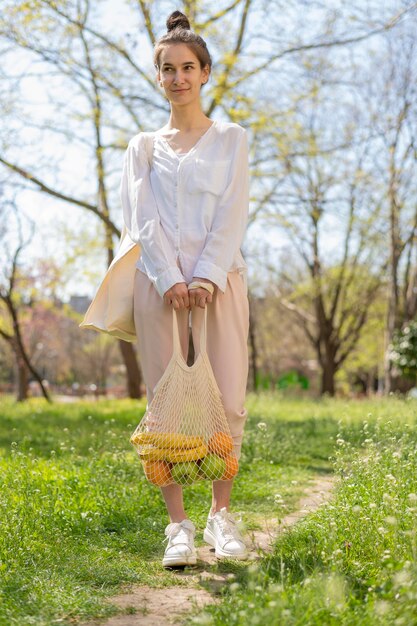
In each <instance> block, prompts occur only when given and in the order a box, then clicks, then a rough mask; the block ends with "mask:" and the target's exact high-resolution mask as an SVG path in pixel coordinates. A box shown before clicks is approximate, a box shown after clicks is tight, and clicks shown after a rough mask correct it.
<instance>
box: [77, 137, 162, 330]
mask: <svg viewBox="0 0 417 626" xmlns="http://www.w3.org/2000/svg"><path fill="white" fill-rule="evenodd" d="M146 150H147V156H148V162H149V167H151V164H152V153H153V135H152V134H151V133H149V134H148V135H147V143H146ZM139 254H140V246H139V245H138V244H137V243H135V242H134V241H132V239H131V238H130V237H129V234H128V232H127V229H126V227H125V226H123V229H122V234H121V238H120V243H119V248H118V250H117V253H116V256H115V257H114V259H113V261H112V263H111V264H110V265H109V268H108V270H107V272H106V274H105V276H104V278H103V280H102V282H101V284H100V286H99V287H98V290H97V292H96V295H95V296H94V298H93V301H92V302H91V304H90V306H89V308H88V310H87V312H86V314H85V316H84V319H83V321H82V322H81V324H80V328H86V329H92V330H97V331H99V332H102V333H107V334H109V335H112V336H113V337H117V338H118V339H123V340H124V341H130V342H135V341H136V331H135V322H134V317H133V288H134V280H135V273H136V262H137V260H138V258H139Z"/></svg>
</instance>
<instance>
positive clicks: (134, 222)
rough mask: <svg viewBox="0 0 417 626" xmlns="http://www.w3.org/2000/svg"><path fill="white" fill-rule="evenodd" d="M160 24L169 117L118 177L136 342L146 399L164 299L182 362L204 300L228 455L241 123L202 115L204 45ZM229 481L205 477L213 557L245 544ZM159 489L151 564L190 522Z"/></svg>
mask: <svg viewBox="0 0 417 626" xmlns="http://www.w3.org/2000/svg"><path fill="white" fill-rule="evenodd" d="M167 28H168V32H167V34H166V35H164V36H163V37H162V38H161V39H159V41H158V42H157V43H156V45H155V52H154V62H155V66H156V69H157V80H158V83H159V85H160V86H161V88H162V89H163V90H164V93H165V96H166V98H167V99H168V100H169V103H170V107H171V114H170V117H169V120H168V122H167V124H166V125H165V126H164V127H163V128H161V129H160V130H158V131H156V132H154V133H139V134H137V135H135V136H134V137H133V138H132V139H131V140H130V142H129V145H128V148H127V151H126V154H125V161H124V169H123V176H122V182H121V186H120V195H121V201H122V206H123V215H124V221H125V225H126V228H127V230H128V233H129V235H130V237H131V238H132V239H133V240H134V241H136V242H137V243H139V244H140V246H141V256H140V259H139V260H138V263H137V271H136V277H135V285H134V317H135V328H136V334H137V339H138V351H139V355H140V360H141V364H142V370H143V376H144V381H145V384H146V390H147V399H148V405H149V404H150V402H151V400H152V398H153V389H154V387H155V385H156V383H157V382H158V380H159V379H160V378H161V376H162V374H163V373H164V371H165V369H166V367H167V365H168V363H169V360H170V358H171V355H172V349H173V345H172V342H173V340H172V307H174V308H175V309H176V311H177V318H178V325H179V332H180V338H181V347H182V350H183V355H184V358H185V360H187V356H188V334H189V324H190V322H191V328H192V336H193V342H194V346H195V348H196V351H197V350H198V342H199V336H200V328H201V323H202V322H203V316H204V308H205V307H206V306H207V307H208V308H207V337H208V341H207V353H208V356H209V359H210V362H211V365H212V368H213V372H214V375H215V378H216V381H217V384H218V386H219V388H220V391H221V393H222V396H223V397H222V400H223V404H224V408H225V412H226V417H227V420H228V423H229V426H230V430H231V434H232V437H233V441H234V449H235V453H236V456H237V457H238V458H239V456H240V447H241V443H242V436H243V429H244V424H245V420H246V416H247V413H246V410H245V407H244V402H245V394H246V383H247V377H248V353H247V338H248V331H249V303H248V297H247V282H246V281H247V266H246V263H245V261H244V259H243V257H242V254H241V251H240V246H241V244H242V241H243V237H244V234H245V230H246V226H247V217H248V194H249V192H248V146H247V137H246V131H245V130H244V129H243V128H242V127H241V126H239V125H238V124H234V123H229V122H218V121H212V120H211V119H209V118H208V117H207V116H206V115H205V114H204V112H203V110H202V107H201V101H200V90H201V87H202V86H203V85H204V84H205V83H206V82H207V80H208V79H209V75H210V71H211V64H212V62H211V57H210V54H209V52H208V50H207V46H206V44H205V42H204V40H203V39H202V38H201V37H200V36H198V35H196V34H195V33H194V32H192V31H191V30H190V24H189V22H188V19H187V18H186V16H185V15H183V14H182V13H180V12H179V11H175V12H174V13H172V15H170V17H169V18H168V20H167ZM149 142H150V143H149ZM149 146H150V147H149ZM190 314H191V319H190ZM232 485H233V480H228V481H214V482H213V499H212V507H211V510H210V512H209V514H208V518H207V525H206V528H205V531H204V539H205V540H206V541H207V542H208V543H210V545H212V546H214V547H215V553H216V556H217V557H219V558H221V557H229V558H239V559H244V558H246V557H247V549H246V546H245V544H244V541H243V539H242V537H241V535H240V534H239V531H238V529H237V527H236V522H235V520H234V518H233V516H232V514H231V513H230V512H229V506H230V495H231V491H232ZM161 490H162V494H163V497H164V499H165V503H166V506H167V510H168V514H169V517H170V523H169V524H168V526H167V528H166V530H165V534H166V536H167V540H168V543H167V547H166V550H165V555H164V559H163V565H164V566H176V565H186V564H194V563H196V551H195V547H194V535H195V526H194V524H193V523H192V521H191V520H189V519H188V518H187V515H186V513H185V510H184V504H183V496H182V488H181V486H180V485H175V484H172V485H169V486H167V487H162V488H161Z"/></svg>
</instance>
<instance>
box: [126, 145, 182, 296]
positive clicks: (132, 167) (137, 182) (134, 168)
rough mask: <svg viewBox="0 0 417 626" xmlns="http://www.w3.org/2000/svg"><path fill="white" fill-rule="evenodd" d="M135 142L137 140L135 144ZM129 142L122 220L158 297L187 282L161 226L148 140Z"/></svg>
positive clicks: (172, 247)
mask: <svg viewBox="0 0 417 626" xmlns="http://www.w3.org/2000/svg"><path fill="white" fill-rule="evenodd" d="M134 140H135V141H134ZM134 140H132V139H131V140H130V142H129V145H128V147H127V149H126V152H125V156H124V162H123V172H122V179H121V183H120V188H119V194H120V201H121V204H122V209H123V219H124V223H125V225H126V228H127V231H128V233H129V236H130V237H131V239H132V240H133V241H135V242H136V243H138V244H139V245H140V246H141V248H142V260H143V263H144V265H145V269H146V272H147V275H148V277H149V279H150V280H151V281H152V282H153V284H154V285H155V288H156V290H157V291H158V293H159V295H160V296H161V297H163V295H164V293H165V292H166V291H167V290H168V289H169V288H170V287H172V286H173V285H175V283H180V282H186V281H185V279H184V277H183V275H182V273H181V270H180V268H179V267H178V265H177V262H176V255H175V250H174V246H173V245H172V243H171V242H170V241H169V240H168V238H167V236H166V233H165V231H164V230H163V227H162V225H161V220H160V216H159V213H158V207H157V205H156V201H155V197H154V193H153V191H152V186H151V181H150V167H149V162H148V157H147V150H146V144H145V141H146V137H145V136H144V135H142V134H140V135H139V137H138V138H134Z"/></svg>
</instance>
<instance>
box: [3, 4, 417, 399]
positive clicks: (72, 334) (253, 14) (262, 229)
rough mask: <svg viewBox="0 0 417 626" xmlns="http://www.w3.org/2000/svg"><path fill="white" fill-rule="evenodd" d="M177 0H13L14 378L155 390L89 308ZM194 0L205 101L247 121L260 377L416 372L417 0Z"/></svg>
mask: <svg viewBox="0 0 417 626" xmlns="http://www.w3.org/2000/svg"><path fill="white" fill-rule="evenodd" d="M174 4H175V3H172V2H164V1H159V2H156V1H155V2H151V3H147V2H136V1H131V2H129V1H126V2H114V1H110V2H101V1H100V2H80V3H76V2H53V1H31V2H7V0H4V1H3V2H2V3H1V6H2V25H1V30H0V45H1V54H2V67H1V70H0V80H1V85H2V89H1V93H2V96H1V101H0V106H1V116H2V125H1V136H0V145H1V154H0V197H1V205H0V211H1V214H0V245H1V250H2V254H1V255H0V345H1V350H0V385H1V389H2V391H3V392H8V393H16V394H17V395H18V397H20V398H22V399H23V398H25V397H27V396H28V395H37V394H39V393H41V390H40V386H39V382H36V381H45V382H44V392H45V393H47V390H48V389H49V392H50V393H51V394H52V395H54V394H55V395H71V394H72V395H85V394H88V393H90V394H91V393H95V394H96V395H98V394H105V393H107V394H108V395H109V396H116V397H121V396H125V395H128V396H130V397H141V396H142V395H143V394H144V386H143V384H142V380H141V371H140V362H139V360H138V357H137V354H136V353H135V347H134V346H133V345H129V344H127V343H125V342H118V341H117V340H115V339H113V338H110V337H107V336H104V335H98V334H97V333H94V332H93V331H90V332H85V331H83V332H81V331H80V330H79V328H78V324H79V322H80V321H81V319H82V314H83V313H84V312H85V310H86V308H87V306H88V304H89V302H90V301H91V298H92V296H93V295H94V292H95V289H96V288H97V287H98V284H99V283H100V281H101V279H102V278H103V276H104V273H105V270H106V266H107V265H108V263H109V262H110V261H111V259H112V258H113V255H114V252H115V249H117V243H118V238H119V234H120V230H121V226H122V211H121V205H120V199H119V194H118V187H119V183H120V178H121V169H122V161H123V154H124V150H125V149H126V146H127V143H128V141H129V139H130V138H131V137H132V136H133V135H135V134H136V133H137V132H139V131H142V130H152V129H156V128H159V127H160V126H162V125H163V124H164V123H165V122H166V120H167V117H168V114H169V107H168V103H167V101H166V100H165V98H164V96H163V93H162V90H161V89H160V88H159V87H158V86H157V83H156V81H155V70H154V67H153V64H152V45H153V42H154V40H155V37H157V36H160V35H161V34H162V33H163V32H164V28H165V25H164V20H165V19H166V16H167V15H168V14H169V12H170V11H171V10H172V9H174V8H175V6H174ZM183 8H184V10H185V12H186V13H188V14H189V15H190V19H191V21H192V23H193V26H194V28H195V29H196V31H197V32H199V33H201V34H202V35H203V36H204V37H206V39H207V40H208V41H209V42H210V50H211V53H212V56H213V61H214V63H213V73H212V76H211V78H210V81H209V84H208V85H207V87H206V88H205V89H204V90H203V91H204V93H203V105H204V109H205V112H206V113H207V114H208V115H209V116H210V117H212V118H213V119H222V120H226V121H233V122H238V123H239V124H241V125H243V126H244V127H245V128H246V129H247V131H248V134H249V144H250V170H251V202H250V218H249V226H248V230H247V234H246V238H245V242H244V246H243V253H244V256H245V258H246V262H247V264H248V266H249V300H250V311H251V324H250V334H249V348H250V375H249V381H248V389H249V390H255V391H256V390H258V389H268V388H270V389H272V388H278V389H294V388H295V389H296V390H299V389H301V390H302V392H303V393H306V394H311V395H320V394H323V393H327V394H330V395H333V394H335V393H338V394H342V395H350V394H351V395H369V394H373V393H385V394H387V393H389V392H391V391H396V390H400V391H402V392H406V391H408V390H409V389H410V388H412V387H413V386H414V384H415V374H416V369H417V357H416V348H415V345H416V332H417V331H416V327H415V325H414V320H415V316H416V309H417V256H416V228H417V210H416V181H417V176H416V173H417V172H416V169H417V163H416V132H417V122H416V120H417V115H416V113H417V111H416V71H417V70H416V68H417V63H416V38H417V35H416V32H417V29H416V14H415V4H414V3H412V2H406V1H404V2H383V3H381V2H368V1H366V2H365V1H358V2H349V3H347V2H340V1H334V2H333V1H331V2H324V3H323V2H315V1H309V2H302V1H291V0H290V1H286V2H280V1H279V0H274V1H272V2H265V1H262V0H246V1H243V0H235V1H230V2H220V3H217V2H216V3H214V2H191V1H189V2H184V3H183ZM190 354H191V356H190V359H192V351H191V353H190Z"/></svg>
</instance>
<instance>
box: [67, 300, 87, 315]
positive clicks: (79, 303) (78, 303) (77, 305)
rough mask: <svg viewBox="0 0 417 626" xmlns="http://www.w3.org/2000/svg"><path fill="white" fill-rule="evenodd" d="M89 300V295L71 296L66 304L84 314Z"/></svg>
mask: <svg viewBox="0 0 417 626" xmlns="http://www.w3.org/2000/svg"><path fill="white" fill-rule="evenodd" d="M90 302H91V298H90V297H89V296H71V297H70V299H69V303H68V304H69V306H70V307H71V308H72V309H74V311H76V312H77V313H81V314H84V313H85V312H86V311H87V309H88V307H89V306H90Z"/></svg>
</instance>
